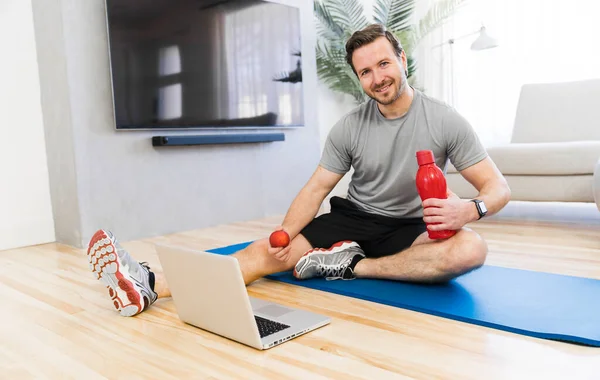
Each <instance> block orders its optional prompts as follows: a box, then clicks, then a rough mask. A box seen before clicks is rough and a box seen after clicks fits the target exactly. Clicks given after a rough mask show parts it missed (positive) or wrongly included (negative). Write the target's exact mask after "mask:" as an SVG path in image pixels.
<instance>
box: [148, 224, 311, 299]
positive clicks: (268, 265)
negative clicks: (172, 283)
mask: <svg viewBox="0 0 600 380" xmlns="http://www.w3.org/2000/svg"><path fill="white" fill-rule="evenodd" d="M290 244H291V245H292V249H291V252H290V256H289V258H288V260H287V261H280V260H277V259H276V258H275V257H273V256H271V255H270V254H269V253H268V252H267V249H268V248H269V241H268V239H261V240H257V241H255V242H252V243H251V244H250V245H248V246H247V247H246V248H244V249H242V250H240V251H238V252H236V253H234V254H233V255H232V256H233V257H235V258H236V259H238V261H239V262H240V267H241V268H242V276H243V277H244V282H245V283H246V285H248V284H250V283H251V282H254V281H256V280H258V279H259V278H262V277H264V276H267V275H269V274H273V273H277V272H283V271H288V270H291V269H292V268H294V265H295V264H296V262H297V261H298V260H299V259H300V257H301V256H302V255H303V254H304V253H305V252H306V251H308V250H310V249H311V248H312V246H311V245H310V243H309V242H308V240H306V238H305V237H304V236H302V235H297V236H296V237H295V238H294V240H292V242H291V243H290ZM154 275H155V278H156V281H155V285H154V291H155V292H156V293H157V294H158V298H163V297H170V296H171V291H170V290H169V287H168V284H167V281H166V279H165V276H164V274H163V273H161V272H154Z"/></svg>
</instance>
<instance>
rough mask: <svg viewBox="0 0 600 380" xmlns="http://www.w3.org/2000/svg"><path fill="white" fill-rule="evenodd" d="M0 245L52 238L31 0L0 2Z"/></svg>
mask: <svg viewBox="0 0 600 380" xmlns="http://www.w3.org/2000/svg"><path fill="white" fill-rule="evenodd" d="M0 46H1V47H2V59H0V115H1V116H0V126H1V127H0V131H1V133H2V134H1V138H0V178H1V181H0V184H1V185H0V250H3V249H10V248H15V247H21V246H27V245H34V244H41V243H47V242H51V241H54V223H53V220H52V207H51V204H50V189H49V183H48V170H47V165H46V148H45V142H44V127H43V123H42V108H41V104H40V81H39V75H38V65H37V57H36V49H35V38H34V29H33V14H32V9H31V1H30V0H2V1H1V2H0Z"/></svg>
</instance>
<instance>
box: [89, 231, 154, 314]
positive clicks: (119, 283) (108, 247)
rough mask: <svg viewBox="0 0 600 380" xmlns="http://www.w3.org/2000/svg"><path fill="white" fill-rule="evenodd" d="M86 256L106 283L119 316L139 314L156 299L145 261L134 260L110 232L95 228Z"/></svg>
mask: <svg viewBox="0 0 600 380" xmlns="http://www.w3.org/2000/svg"><path fill="white" fill-rule="evenodd" d="M87 256H88V260H89V262H90V269H91V270H92V272H94V273H95V274H96V276H98V279H99V280H100V281H102V283H104V284H105V285H106V286H107V288H108V294H109V295H110V298H111V299H112V301H113V306H114V307H115V309H117V310H118V311H119V312H120V313H121V315H122V316H124V317H131V316H134V315H136V314H139V313H141V312H142V311H144V310H146V308H148V306H150V305H152V304H153V303H154V301H156V300H157V299H158V294H156V293H155V292H154V291H153V290H152V287H151V286H150V267H149V266H148V264H146V263H139V262H137V261H135V260H133V258H132V257H131V256H130V255H129V253H127V251H125V250H124V249H123V248H122V247H121V246H120V245H119V243H118V242H117V240H116V238H115V237H114V235H113V234H112V233H111V232H110V231H105V230H98V231H96V233H95V234H94V236H93V237H92V239H91V240H90V243H89V244H88V251H87Z"/></svg>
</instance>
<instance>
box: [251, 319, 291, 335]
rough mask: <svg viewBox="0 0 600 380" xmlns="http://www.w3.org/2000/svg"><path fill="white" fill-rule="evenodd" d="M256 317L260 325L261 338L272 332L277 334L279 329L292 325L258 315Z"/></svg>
mask: <svg viewBox="0 0 600 380" xmlns="http://www.w3.org/2000/svg"><path fill="white" fill-rule="evenodd" d="M254 319H256V324H257V325H258V331H259V332H260V337H261V338H264V337H266V336H269V335H271V334H275V333H276V332H278V331H281V330H284V329H287V328H288V327H290V326H288V325H284V324H283V323H279V322H275V321H272V320H270V319H265V318H262V317H259V316H257V315H255V316H254Z"/></svg>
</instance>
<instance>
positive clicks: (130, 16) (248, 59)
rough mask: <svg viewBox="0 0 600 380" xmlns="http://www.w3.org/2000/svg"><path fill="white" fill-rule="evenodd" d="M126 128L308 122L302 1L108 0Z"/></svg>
mask: <svg viewBox="0 0 600 380" xmlns="http://www.w3.org/2000/svg"><path fill="white" fill-rule="evenodd" d="M106 10H107V27H108V37H109V50H110V55H109V56H110V68H111V78H112V93H113V103H114V114H115V115H114V116H115V121H116V128H117V129H184V128H228V127H237V128H239V127H253V128H256V127H281V126H301V125H303V124H304V110H303V108H304V105H303V86H302V65H301V53H300V52H301V39H300V10H299V9H298V8H296V7H293V6H289V5H284V4H281V3H278V2H274V1H272V0H269V1H267V0H106Z"/></svg>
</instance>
